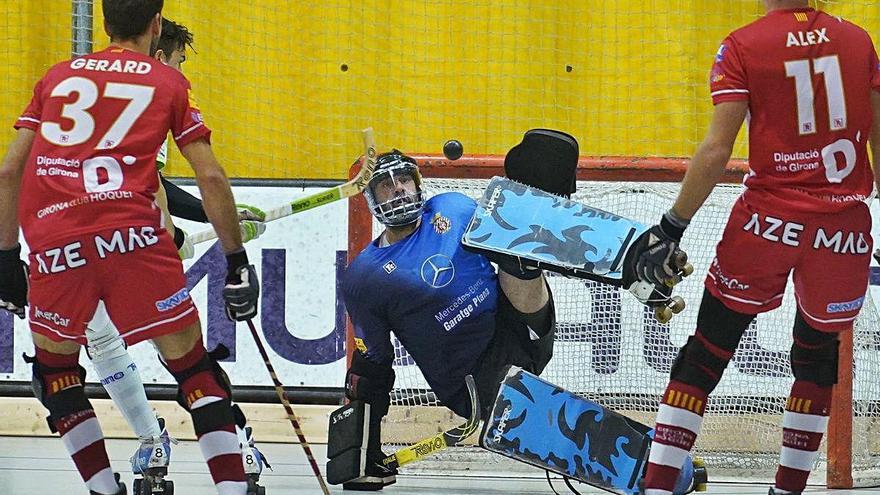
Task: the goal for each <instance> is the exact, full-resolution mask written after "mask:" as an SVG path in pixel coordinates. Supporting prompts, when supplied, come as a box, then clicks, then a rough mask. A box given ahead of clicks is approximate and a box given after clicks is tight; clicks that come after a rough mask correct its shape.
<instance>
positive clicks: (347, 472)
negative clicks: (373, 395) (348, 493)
mask: <svg viewBox="0 0 880 495" xmlns="http://www.w3.org/2000/svg"><path fill="white" fill-rule="evenodd" d="M369 435H370V405H369V404H367V403H366V402H364V401H360V400H355V401H351V402H350V403H348V404H347V405H344V406H342V407H340V408H339V409H336V410H335V411H333V412H332V413H330V425H329V427H328V428H327V459H328V461H327V482H328V483H330V484H331V485H338V484H341V483H345V482H347V481H351V480H353V479H356V478H360V477H361V476H364V470H365V468H366V461H367V444H368V440H369Z"/></svg>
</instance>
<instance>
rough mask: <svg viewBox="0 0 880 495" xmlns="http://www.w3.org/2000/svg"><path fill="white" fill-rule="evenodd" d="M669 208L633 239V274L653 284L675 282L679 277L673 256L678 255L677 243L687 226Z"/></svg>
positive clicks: (686, 222)
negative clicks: (656, 222)
mask: <svg viewBox="0 0 880 495" xmlns="http://www.w3.org/2000/svg"><path fill="white" fill-rule="evenodd" d="M688 223H689V222H688V221H687V220H684V219H682V218H679V217H678V216H676V215H675V214H674V213H672V210H670V211H668V212H666V213H665V214H664V215H663V217H662V218H661V219H660V223H659V224H657V225H655V226H653V227H651V228H650V229H648V231H646V232H645V233H644V234H642V236H641V237H640V238H639V239H637V240H636V245H635V246H633V248H635V249H638V252H636V255H637V256H638V258H637V259H636V270H635V275H636V277H637V278H638V279H639V280H642V281H644V282H649V283H651V284H654V285H669V286H672V285H675V284H677V283H678V282H680V281H681V275H680V274H679V268H678V267H676V257H678V256H681V250H680V249H679V248H678V244H679V243H680V242H681V236H682V235H683V234H684V230H685V229H686V228H687V226H688Z"/></svg>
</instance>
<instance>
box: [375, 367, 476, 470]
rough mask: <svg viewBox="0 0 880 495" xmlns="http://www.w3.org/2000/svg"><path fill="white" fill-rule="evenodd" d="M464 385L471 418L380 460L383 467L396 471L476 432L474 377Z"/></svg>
mask: <svg viewBox="0 0 880 495" xmlns="http://www.w3.org/2000/svg"><path fill="white" fill-rule="evenodd" d="M464 383H465V385H467V390H468V396H469V397H470V400H471V417H470V418H468V420H467V421H465V422H464V423H462V424H461V425H459V426H456V427H455V428H452V429H449V430H446V431H444V432H441V433H438V434H436V435H434V436H431V437H429V438H426V439H424V440H421V441H419V442H417V443H415V444H413V445H410V446H409V447H403V448H402V449H399V450H398V451H396V452H395V453H393V454H391V455H389V456H388V457H386V458H384V459H382V464H383V465H384V466H387V467H388V468H389V469H396V468H398V467H400V466H404V465H406V464H409V463H411V462H415V461H418V460H420V459H423V458H425V457H427V456H429V455H431V454H434V453H436V452H439V451H441V450H443V449H445V448H447V447H452V446H455V445H457V444H459V443H461V442H463V441H464V440H466V439H467V438H468V437H469V436H471V435H473V434H474V432H475V431H477V427H479V425H480V398H479V397H478V396H477V386H476V384H475V383H474V377H473V376H471V375H467V376H466V377H464Z"/></svg>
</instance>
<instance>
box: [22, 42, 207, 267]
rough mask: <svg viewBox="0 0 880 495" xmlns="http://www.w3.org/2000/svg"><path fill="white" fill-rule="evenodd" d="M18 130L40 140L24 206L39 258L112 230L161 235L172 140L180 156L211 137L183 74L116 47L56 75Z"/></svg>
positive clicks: (59, 68)
mask: <svg viewBox="0 0 880 495" xmlns="http://www.w3.org/2000/svg"><path fill="white" fill-rule="evenodd" d="M15 127H16V128H27V129H31V130H33V131H35V132H36V134H37V135H36V138H35V140H34V145H33V147H32V148H31V153H30V156H29V157H28V160H27V164H26V166H25V170H24V176H23V178H22V186H21V187H22V193H21V198H20V200H19V220H20V222H21V226H22V230H23V232H24V235H25V239H26V240H27V242H28V245H29V246H30V248H31V250H35V249H40V248H44V247H49V246H50V245H51V244H53V243H55V242H57V241H61V240H65V239H70V238H73V237H76V236H78V235H80V234H84V233H90V232H97V231H102V230H106V229H110V228H116V227H133V226H147V225H149V226H155V227H157V228H158V227H159V226H160V225H161V213H160V210H159V208H158V206H157V204H156V202H155V194H156V191H157V190H158V187H159V183H158V178H157V173H156V154H157V153H158V151H159V147H160V146H161V145H162V143H163V142H164V141H165V138H166V136H167V135H168V132H169V130H170V131H171V133H172V136H173V137H174V139H175V141H176V142H177V145H178V147H182V146H185V145H186V144H189V143H191V142H193V141H195V140H197V139H201V138H204V139H209V138H210V134H211V131H210V129H208V127H207V126H206V125H205V123H204V122H203V120H202V116H201V112H200V110H199V108H198V106H197V105H196V104H195V102H194V100H193V98H192V95H191V90H190V85H189V82H188V81H187V80H186V78H185V77H184V76H183V75H182V74H181V73H179V72H178V71H176V70H174V69H172V68H170V67H167V66H165V65H164V64H162V63H160V62H159V61H157V60H155V59H153V58H150V57H148V56H146V55H143V54H140V53H137V52H134V51H131V50H127V49H123V48H119V47H115V46H111V47H109V48H107V49H105V50H103V51H100V52H97V53H94V54H91V55H86V56H84V57H79V58H75V59H73V60H69V61H65V62H61V63H59V64H56V65H55V66H54V67H52V68H51V69H49V71H48V72H47V73H46V75H45V76H43V78H42V79H41V80H40V81H39V82H38V83H37V84H36V86H35V88H34V94H33V98H32V99H31V102H30V105H28V107H27V109H26V110H25V111H24V113H23V114H22V115H21V117H19V118H18V120H17V121H16V123H15Z"/></svg>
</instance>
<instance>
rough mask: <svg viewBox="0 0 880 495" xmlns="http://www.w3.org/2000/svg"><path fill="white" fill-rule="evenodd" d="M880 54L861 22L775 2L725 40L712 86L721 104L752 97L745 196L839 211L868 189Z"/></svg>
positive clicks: (778, 205)
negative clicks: (776, 7) (782, 6)
mask: <svg viewBox="0 0 880 495" xmlns="http://www.w3.org/2000/svg"><path fill="white" fill-rule="evenodd" d="M878 63H880V62H878V59H877V53H876V51H875V49H874V45H873V43H872V41H871V38H870V36H869V35H868V33H866V32H865V31H864V30H863V29H862V28H860V27H858V26H856V25H855V24H852V23H850V22H847V21H845V20H843V19H840V18H837V17H833V16H831V15H828V14H826V13H824V12H821V11H816V10H813V9H805V8H801V9H783V10H774V11H771V12H770V13H768V14H767V15H766V16H764V17H762V18H761V19H759V20H757V21H755V22H753V23H751V24H749V25H747V26H745V27H743V28H741V29H738V30H737V31H734V32H733V33H731V34H730V35H729V36H728V37H727V39H725V40H724V42H723V44H722V45H721V48H719V50H718V53H717V54H716V56H715V64H714V66H713V68H712V72H711V74H710V86H711V91H712V100H713V102H714V103H715V104H716V105H717V104H719V103H722V102H727V101H742V100H745V101H748V103H749V167H750V169H751V171H750V174H749V175H748V176H747V177H746V180H745V185H746V187H747V190H746V192H745V193H744V195H743V198H744V199H745V200H746V202H748V203H749V204H752V205H753V206H755V207H758V208H762V209H770V210H775V211H782V212H786V213H798V212H803V213H825V212H827V213H833V212H838V211H842V210H844V209H846V208H849V207H851V206H853V205H854V204H855V203H858V202H861V201H864V200H865V199H866V198H867V197H868V195H869V194H870V193H871V190H872V188H873V174H872V172H871V167H870V165H869V161H868V153H867V141H868V137H869V135H870V131H871V123H872V111H871V91H872V90H878V89H880V67H878Z"/></svg>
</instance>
